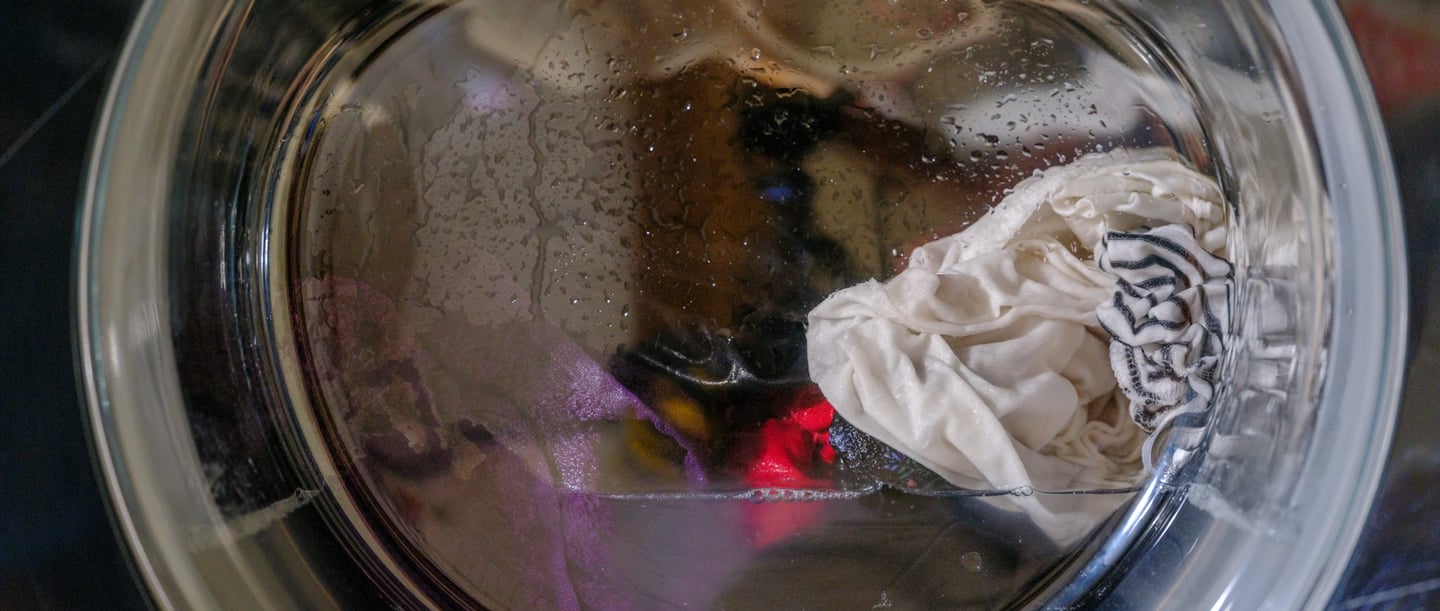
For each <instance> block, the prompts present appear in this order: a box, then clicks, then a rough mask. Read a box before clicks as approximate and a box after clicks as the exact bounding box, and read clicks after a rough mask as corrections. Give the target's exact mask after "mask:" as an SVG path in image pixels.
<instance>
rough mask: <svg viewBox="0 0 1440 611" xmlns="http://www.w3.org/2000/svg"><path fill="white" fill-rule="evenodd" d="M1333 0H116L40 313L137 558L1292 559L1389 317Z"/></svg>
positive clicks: (820, 574)
mask: <svg viewBox="0 0 1440 611" xmlns="http://www.w3.org/2000/svg"><path fill="white" fill-rule="evenodd" d="M1344 31H1345V30H1344V28H1343V27H1342V24H1341V22H1340V21H1339V18H1338V15H1337V12H1336V10H1335V8H1334V7H1332V6H1330V5H1329V4H1326V3H1314V4H1313V5H1312V4H1310V3H1295V2H1258V3H1256V2H1230V1H1226V0H1215V1H1212V2H1198V3H1197V2H1132V1H1129V0H1113V1H1104V2H1100V1H1095V2H1065V1H1039V0H1036V1H1023V0H1016V1H1013V2H979V1H973V2H964V1H960V2H949V3H941V4H937V5H934V6H905V5H891V4H887V3H874V2H850V1H846V0H840V1H838V2H833V3H827V4H826V5H825V6H820V5H816V4H814V3H810V2H788V1H782V2H773V1H772V2H757V3H751V2H744V1H739V0H737V1H733V2H731V1H726V2H714V3H707V2H689V3H679V4H671V3H666V2H662V1H659V0H647V1H644V2H639V3H621V2H604V1H601V2H592V3H581V4H574V3H541V4H536V3H532V2H525V3H520V2H509V1H507V0H475V1H468V0H464V1H460V2H365V1H355V0H347V1H341V2H299V3H295V2H265V1H252V2H237V3H219V4H216V3H192V2H164V1H157V2H150V3H147V5H146V7H145V9H144V10H143V11H142V14H141V16H140V17H139V19H138V20H137V22H136V23H135V25H134V28H133V31H132V34H131V36H130V39H129V43H128V44H127V46H126V49H125V52H124V54H123V56H122V58H121V61H120V66H119V69H118V70H117V73H116V75H115V78H114V81H113V83H112V86H111V90H110V94H109V98H108V102H107V104H106V110H105V113H104V114H103V116H102V119H101V122H100V127H99V129H98V131H97V135H96V141H95V146H94V159H93V161H92V171H91V175H90V184H89V189H88V191H87V198H86V201H85V207H84V216H83V219H82V223H83V224H82V232H81V234H82V238H81V247H80V248H81V251H80V253H79V257H78V265H77V277H76V282H77V288H76V291H77V292H76V294H77V296H78V300H79V320H78V328H79V333H78V334H77V341H78V342H79V343H80V348H81V352H82V355H83V359H82V366H83V367H82V368H83V374H84V381H85V386H86V390H87V398H88V401H89V406H90V410H89V413H90V416H91V419H92V424H93V426H92V430H93V432H94V438H93V440H94V443H95V444H96V446H97V455H98V457H99V460H100V464H101V466H102V468H103V471H104V474H105V481H106V483H107V487H108V492H109V494H110V496H111V499H112V501H113V503H112V506H113V508H114V512H115V515H116V524H117V527H118V528H119V529H120V530H121V532H122V534H123V537H124V540H125V541H126V542H127V544H128V548H129V550H130V552H131V557H132V558H133V561H134V564H135V566H136V567H137V573H138V574H139V575H140V576H141V578H142V579H143V581H144V582H145V585H146V587H147V590H148V592H149V593H150V595H151V599H152V601H153V602H154V603H155V604H156V606H159V607H163V608H236V609H255V608H315V609H320V608H331V607H352V608H369V607H374V606H393V607H403V608H411V607H414V608H435V607H441V608H494V609H541V608H556V609H581V608H587V609H630V608H637V609H641V608H643V609H671V608H681V607H686V606H690V607H697V608H721V609H752V608H754V609H769V608H818V607H829V608H899V609H920V608H945V609H952V608H987V609H988V608H996V607H1055V608H1072V607H1082V606H1113V607H1117V608H1132V607H1143V608H1184V609H1190V608H1208V607H1214V606H1218V605H1222V604H1226V605H1231V606H1235V607H1240V608H1261V607H1265V608H1282V607H1294V608H1298V607H1318V606H1321V605H1324V604H1326V603H1327V602H1328V600H1329V596H1330V595H1331V591H1332V590H1333V588H1334V586H1335V584H1336V582H1337V581H1338V579H1339V576H1340V575H1339V574H1340V571H1341V570H1342V569H1343V567H1344V566H1345V565H1346V563H1347V561H1348V557H1349V554H1350V551H1351V549H1352V547H1353V545H1354V543H1355V540H1356V538H1357V536H1358V533H1359V527H1360V525H1361V523H1362V521H1363V519H1364V517H1365V515H1366V513H1367V511H1368V509H1369V504H1370V498H1371V496H1372V495H1373V493H1374V490H1375V487H1376V482H1377V478H1378V475H1379V472H1380V467H1381V465H1382V463H1383V459H1384V456H1385V453H1386V449H1387V447H1388V443H1389V437H1390V433H1391V427H1392V423H1393V418H1394V413H1395V409H1396V402H1397V389H1398V386H1399V373H1400V364H1401V362H1402V360H1401V359H1402V351H1403V347H1404V346H1403V344H1404V342H1403V338H1404V337H1405V328H1404V326H1405V316H1404V311H1403V307H1404V302H1405V300H1404V299H1403V296H1404V295H1405V287H1404V280H1403V278H1404V274H1403V258H1402V256H1401V251H1400V238H1399V231H1398V220H1397V218H1398V214H1397V210H1398V206H1397V201H1396V196H1395V194H1394V188H1393V186H1392V180H1391V177H1390V176H1389V175H1388V173H1389V172H1390V171H1391V170H1390V168H1389V165H1388V160H1387V158H1386V157H1385V154H1384V150H1385V147H1384V143H1383V141H1382V138H1381V135H1380V131H1379V129H1378V127H1377V125H1376V120H1375V112H1374V109H1373V105H1372V103H1371V99H1370V95H1369V93H1368V90H1367V89H1366V88H1365V85H1364V79H1363V78H1362V75H1361V74H1360V72H1359V68H1358V63H1357V61H1356V58H1355V57H1354V54H1353V53H1352V51H1351V49H1350V47H1349V46H1348V41H1347V40H1346V39H1345V37H1344V36H1345V35H1344Z"/></svg>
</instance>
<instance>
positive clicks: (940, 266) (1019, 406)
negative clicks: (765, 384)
mask: <svg viewBox="0 0 1440 611" xmlns="http://www.w3.org/2000/svg"><path fill="white" fill-rule="evenodd" d="M1220 201H1221V198H1220V192H1219V189H1218V187H1217V186H1216V185H1215V183H1214V181H1212V180H1210V179H1209V178H1207V177H1205V176H1203V175H1200V174H1198V173H1196V172H1194V171H1192V170H1189V169H1188V168H1185V167H1184V166H1182V165H1180V164H1179V163H1177V162H1174V161H1171V160H1169V159H1165V158H1161V157H1158V156H1156V155H1153V154H1149V155H1147V154H1133V153H1129V152H1125V151H1120V152H1113V153H1108V154H1097V155H1090V156H1086V157H1083V158H1081V159H1079V160H1077V161H1075V162H1074V163H1072V164H1070V165H1067V166H1061V167H1056V168H1052V169H1050V170H1047V171H1045V172H1043V173H1042V174H1039V175H1037V176H1034V177H1031V178H1029V179H1026V180H1024V181H1022V182H1021V183H1020V184H1018V185H1016V187H1015V189H1014V191H1013V192H1012V193H1011V194H1010V195H1009V196H1007V197H1006V198H1005V199H1004V200H1003V201H1002V202H1001V203H1000V204H999V205H997V206H996V207H995V208H994V209H993V210H992V211H991V213H990V214H988V215H986V216H985V217H984V218H982V219H980V220H979V221H977V222H976V223H975V224H973V225H972V226H971V227H969V228H967V229H966V230H965V231H963V232H961V233H958V234H955V235H952V236H949V237H946V238H942V239H940V240H936V241H934V242H931V243H929V244H926V245H924V246H921V247H919V248H917V249H916V250H915V251H914V253H912V255H911V258H910V262H909V266H908V267H907V268H906V269H905V270H904V271H902V272H901V273H900V274H898V275H897V276H895V277H894V278H892V279H890V280H889V281H887V282H884V283H880V282H876V281H873V280H872V281H870V282H866V283H864V284H860V285H857V286H853V287H850V288H847V289H844V290H841V291H838V292H836V293H835V294H833V295H831V296H830V297H829V298H827V299H826V300H825V301H824V302H822V303H821V304H820V305H819V306H817V307H816V308H815V309H814V310H812V311H811V312H810V315H809V327H808V330H807V338H806V339H807V343H808V355H809V357H808V358H809V366H810V375H811V377H812V379H814V380H815V382H816V383H817V384H818V385H819V387H820V389H821V391H822V392H823V393H824V394H825V397H826V398H827V399H828V400H829V401H830V402H831V404H832V405H834V406H835V409H836V411H837V413H838V414H839V415H840V416H841V417H843V418H845V419H846V420H847V421H849V422H850V423H851V424H853V425H854V426H855V427H856V428H858V429H860V430H861V431H863V432H865V433H867V434H869V435H871V436H873V437H875V438H877V439H879V440H880V441H882V442H884V443H886V444H888V445H890V446H891V447H893V448H895V449H896V450H899V451H900V452H902V453H904V454H906V455H907V456H909V457H911V458H913V459H915V460H916V461H917V462H920V463H921V464H923V465H925V466H926V467H927V468H929V469H931V470H933V471H935V472H936V473H938V474H940V475H941V476H943V477H945V478H946V479H947V480H948V481H950V482H951V483H952V484H955V485H957V486H959V487H963V488H980V489H986V488H993V489H999V490H1020V491H1027V490H1041V491H1070V490H1086V489H1107V488H1108V489H1114V488H1120V487H1125V486H1128V485H1132V484H1134V483H1136V482H1137V481H1138V479H1139V477H1140V475H1141V474H1142V468H1141V460H1140V446H1141V444H1142V442H1143V441H1144V439H1145V433H1144V432H1143V431H1142V430H1141V429H1140V428H1139V427H1137V426H1135V425H1134V424H1132V423H1131V422H1130V421H1129V419H1128V409H1127V408H1128V401H1127V400H1126V399H1125V398H1124V396H1123V395H1122V394H1121V393H1120V392H1118V391H1117V386H1116V381H1115V377H1114V375H1113V372H1112V370H1111V367H1110V359H1109V354H1108V348H1107V344H1108V342H1109V337H1108V336H1107V334H1106V333H1105V331H1104V330H1103V329H1102V328H1101V327H1100V324H1099V321H1098V319H1097V318H1096V314H1095V310H1096V308H1097V307H1098V306H1099V305H1101V304H1102V303H1103V302H1105V301H1106V300H1108V299H1110V298H1111V295H1112V292H1113V290H1114V283H1115V279H1114V277H1112V276H1110V275H1109V274H1106V273H1104V272H1102V271H1101V270H1100V269H1099V268H1098V267H1096V265H1095V264H1094V263H1093V262H1092V261H1089V260H1087V259H1085V258H1082V257H1084V256H1088V254H1089V252H1087V251H1092V250H1093V249H1094V248H1095V247H1096V246H1097V245H1098V243H1099V241H1100V239H1101V238H1102V236H1104V235H1105V234H1106V233H1107V232H1110V231H1129V230H1132V229H1137V228H1141V227H1147V226H1156V225H1168V224H1174V223H1180V224H1183V225H1185V226H1187V227H1189V228H1191V230H1192V231H1194V232H1195V233H1196V235H1199V236H1201V238H1200V240H1201V242H1202V243H1203V244H1205V245H1206V246H1207V248H1208V247H1213V248H1215V249H1220V248H1223V245H1224V240H1225V233H1224V223H1223V221H1224V218H1225V211H1224V208H1223V206H1222V204H1221V203H1220ZM1077 252H1079V253H1080V254H1079V255H1077V254H1076V253H1077ZM1010 499H1011V500H1012V501H1013V502H1014V504H1015V505H1017V506H1019V507H1020V508H1021V509H1022V510H1024V511H1025V512H1026V513H1028V514H1029V515H1030V516H1031V518H1032V519H1033V520H1034V521H1035V522H1036V524H1037V525H1038V526H1039V527H1040V528H1041V529H1042V530H1044V531H1045V532H1046V533H1047V534H1049V535H1050V536H1051V537H1052V538H1053V539H1055V540H1056V541H1057V542H1059V543H1061V544H1066V543H1069V542H1072V541H1074V540H1075V539H1077V538H1079V537H1080V536H1083V535H1084V534H1086V533H1087V532H1089V530H1090V529H1091V528H1093V527H1094V525H1095V524H1096V523H1097V522H1098V521H1099V520H1100V519H1102V518H1103V517H1104V516H1105V515H1108V514H1109V513H1110V512H1111V511H1113V510H1114V508H1115V507H1117V506H1118V505H1119V503H1120V502H1122V501H1123V500H1124V497H1123V496H1122V495H1070V496H1059V495H1056V496H1017V497H1010Z"/></svg>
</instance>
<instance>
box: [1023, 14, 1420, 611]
mask: <svg viewBox="0 0 1440 611" xmlns="http://www.w3.org/2000/svg"><path fill="white" fill-rule="evenodd" d="M1267 4H1268V6H1269V8H1270V10H1271V11H1273V13H1274V15H1275V20H1274V21H1275V27H1277V29H1278V30H1279V33H1280V34H1281V38H1282V40H1283V42H1284V44H1285V45H1287V46H1288V49H1287V54H1288V56H1289V58H1291V59H1292V60H1293V59H1295V58H1300V60H1299V61H1292V62H1291V63H1292V65H1293V69H1294V70H1295V76H1296V77H1297V78H1296V79H1295V82H1296V83H1297V84H1298V86H1299V87H1300V88H1301V93H1302V94H1303V96H1304V99H1303V100H1300V101H1299V103H1300V105H1301V106H1302V110H1303V111H1304V112H1307V113H1309V115H1310V119H1311V122H1312V125H1314V126H1315V129H1316V134H1315V135H1314V137H1315V142H1314V150H1315V151H1317V152H1318V156H1319V159H1318V165H1319V166H1320V168H1321V169H1322V171H1323V173H1324V181H1325V189H1324V193H1326V194H1328V196H1329V198H1330V200H1331V204H1333V206H1332V207H1331V209H1330V210H1326V211H1325V212H1327V213H1329V214H1330V215H1332V218H1329V219H1325V220H1328V221H1329V222H1330V223H1331V224H1332V225H1333V231H1334V239H1335V248H1334V251H1333V252H1330V253H1329V256H1330V257H1332V261H1331V263H1332V264H1333V265H1334V266H1335V270H1334V273H1333V275H1332V277H1331V279H1330V280H1331V281H1330V286H1328V287H1325V288H1328V289H1330V290H1332V291H1333V292H1334V295H1335V296H1336V299H1335V303H1334V304H1333V307H1332V310H1331V315H1330V317H1329V320H1328V328H1327V329H1326V330H1325V332H1326V333H1327V334H1328V340H1329V341H1328V346H1327V355H1326V359H1327V362H1326V363H1325V364H1324V367H1325V369H1323V370H1322V371H1324V372H1329V373H1332V374H1334V373H1336V372H1344V375H1327V376H1325V377H1324V379H1323V381H1322V382H1321V384H1322V386H1321V389H1320V405H1319V406H1318V411H1317V413H1316V415H1315V420H1314V422H1313V423H1312V425H1311V426H1312V427H1313V428H1312V433H1313V436H1314V438H1315V439H1314V440H1313V442H1312V443H1311V444H1310V445H1309V447H1308V451H1307V454H1306V456H1305V457H1304V460H1303V464H1302V465H1301V466H1300V471H1299V473H1298V474H1297V475H1296V476H1295V479H1296V483H1295V485H1294V487H1293V488H1292V489H1291V490H1290V491H1289V494H1287V495H1285V496H1284V497H1283V498H1280V499H1278V500H1277V506H1276V507H1275V508H1274V510H1275V512H1276V513H1275V514H1274V516H1275V517H1276V522H1277V523H1276V524H1271V525H1268V527H1266V528H1255V527H1254V525H1244V524H1241V523H1238V522H1237V521H1235V520H1229V519H1226V518H1224V517H1220V516H1217V515H1215V514H1214V513H1213V512H1212V511H1211V510H1210V509H1206V508H1202V504H1203V503H1204V501H1205V499H1203V498H1197V497H1203V496H1204V495H1203V494H1197V493H1203V492H1204V490H1187V489H1184V488H1181V489H1175V490H1170V491H1167V492H1166V493H1158V494H1157V490H1155V489H1157V488H1159V487H1160V486H1161V483H1160V482H1158V481H1157V482H1152V485H1151V489H1147V490H1146V491H1145V493H1143V496H1142V497H1141V498H1140V499H1139V501H1140V502H1137V503H1136V505H1134V506H1133V507H1132V509H1131V512H1130V514H1129V515H1128V516H1127V517H1126V518H1125V521H1126V522H1125V523H1127V524H1149V525H1150V526H1151V527H1153V528H1151V529H1149V530H1148V531H1147V530H1146V529H1143V528H1135V529H1123V528H1122V529H1118V530H1117V531H1116V534H1115V535H1114V536H1112V537H1110V539H1109V540H1108V541H1106V542H1105V547H1104V549H1102V550H1101V551H1100V552H1098V553H1097V554H1096V556H1095V558H1094V560H1093V561H1092V563H1091V564H1090V566H1087V567H1085V568H1084V569H1082V571H1081V572H1080V573H1079V575H1078V576H1077V578H1076V580H1075V583H1073V584H1072V585H1073V586H1074V587H1071V588H1068V589H1066V590H1064V591H1062V593H1061V595H1059V596H1056V597H1055V598H1053V599H1051V600H1050V601H1049V602H1047V603H1046V606H1047V608H1075V607H1090V606H1098V607H1101V608H1154V609H1195V608H1225V607H1233V608H1297V609H1299V608H1305V609H1315V608H1323V607H1325V606H1326V605H1327V604H1328V603H1329V600H1330V597H1331V595H1332V592H1333V591H1334V589H1335V587H1336V586H1337V584H1338V583H1339V579H1340V577H1341V576H1342V573H1343V570H1344V568H1345V566H1346V564H1347V561H1348V558H1349V555H1350V553H1352V551H1353V549H1354V546H1355V543H1356V541H1357V539H1358V537H1359V534H1360V529H1361V528H1362V527H1363V524H1364V521H1365V518H1366V516H1367V515H1368V512H1369V508H1370V505H1371V501H1372V499H1373V497H1374V494H1375V491H1376V489H1377V487H1378V483H1379V478H1380V475H1381V473H1382V471H1383V467H1384V462H1385V457H1386V455H1387V452H1388V448H1389V443H1390V438H1391V435H1392V432H1393V427H1394V422H1395V417H1396V413H1397V409H1398V408H1397V406H1398V398H1399V390H1400V385H1401V376H1402V373H1403V363H1404V350H1405V342H1404V338H1405V336H1406V335H1405V334H1406V326H1407V323H1406V321H1407V319H1406V316H1405V310H1406V308H1407V302H1406V300H1405V291H1406V280H1405V278H1406V276H1405V260H1404V257H1403V243H1402V240H1403V237H1402V232H1401V227H1400V221H1399V198H1398V189H1397V186H1396V182H1395V177H1394V175H1393V166H1392V165H1391V163H1390V159H1389V154H1388V150H1389V149H1388V147H1387V146H1386V140H1385V137H1384V133H1383V131H1382V129H1381V127H1380V125H1381V123H1380V120H1379V114H1378V110H1377V108H1376V106H1375V102H1374V98H1373V95H1372V94H1371V92H1370V90H1369V86H1368V84H1367V81H1366V80H1365V78H1364V72H1363V69H1362V68H1361V67H1360V62H1359V59H1358V55H1357V54H1356V53H1355V50H1354V48H1353V45H1352V43H1351V41H1350V39H1349V34H1348V31H1347V30H1346V28H1345V26H1344V22H1343V21H1342V20H1341V18H1340V15H1339V12H1338V9H1337V8H1336V7H1335V6H1334V5H1333V3H1330V2H1324V1H1316V2H1313V3H1307V2H1292V1H1287V0H1275V1H1272V2H1269V3H1267ZM1337 84H1338V85H1339V86H1336V85H1337ZM1357 161H1358V162H1361V163H1356V162H1357ZM1372 356H1377V357H1378V358H1369V357H1372ZM1367 359H1368V360H1367ZM1357 405H1363V406H1370V407H1371V408H1372V409H1346V408H1347V406H1348V407H1353V406H1357ZM1356 431H1366V432H1368V434H1356ZM1347 483H1348V484H1349V485H1348V486H1345V484H1347ZM1341 486H1343V487H1341ZM1172 512H1173V513H1172ZM1152 520H1153V522H1152ZM1117 564H1121V565H1122V566H1118V567H1117V566H1116V565H1117ZM1141 567H1143V569H1144V570H1135V569H1137V568H1141ZM1107 574H1109V575H1114V576H1115V577H1114V578H1115V579H1116V581H1115V582H1113V583H1108V584H1107V583H1105V581H1104V579H1105V577H1106V575H1107ZM1083 582H1090V584H1092V585H1093V586H1094V587H1093V588H1092V587H1090V586H1089V585H1087V586H1085V587H1082V583H1083ZM1107 595H1108V596H1109V597H1108V598H1105V597H1106V596H1107ZM1097 596H1098V598H1097Z"/></svg>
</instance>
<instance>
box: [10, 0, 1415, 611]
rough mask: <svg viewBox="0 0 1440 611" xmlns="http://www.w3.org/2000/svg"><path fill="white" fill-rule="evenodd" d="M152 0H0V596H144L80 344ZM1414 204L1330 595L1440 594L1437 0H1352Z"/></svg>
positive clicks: (94, 599)
mask: <svg viewBox="0 0 1440 611" xmlns="http://www.w3.org/2000/svg"><path fill="white" fill-rule="evenodd" d="M138 6H139V1H138V0H91V1H89V2H54V1H50V2H40V1H27V0H18V1H17V0H0V609H21V610H23V609H138V608H143V607H144V601H145V599H144V597H143V594H142V593H141V590H140V588H139V587H138V586H137V582H136V581H135V578H134V576H133V575H132V573H131V571H130V569H129V568H128V565H127V560H126V559H125V557H124V556H123V552H122V551H121V547H120V546H119V544H118V542H117V539H116V536H115V534H114V533H113V530H112V528H111V523H110V520H109V518H108V517H107V510H106V506H105V501H104V498H103V497H102V494H101V489H100V486H99V483H98V479H97V477H96V474H95V472H94V470H93V468H92V463H91V461H92V457H91V454H90V450H89V448H88V442H87V433H86V431H85V425H84V420H83V417H82V407H81V401H80V398H79V392H78V388H77V385H76V376H75V364H74V356H73V352H72V336H71V333H72V329H71V323H72V314H71V299H72V296H71V291H70V284H71V264H72V261H71V254H72V250H73V245H74V240H75V218H76V211H77V204H78V202H79V198H80V189H81V187H82V182H83V176H84V171H85V166H86V161H87V155H88V140H89V135H90V131H91V128H92V126H93V125H94V123H95V119H96V115H97V113H98V111H99V104H100V99H101V97H102V96H103V94H104V90H105V86H106V81H107V79H108V77H109V74H110V71H111V70H112V68H113V67H114V64H115V59H116V56H117V55H118V47H119V44H120V42H121V41H122V39H123V36H124V33H125V30H126V28H127V27H128V25H129V20H130V18H131V17H132V16H133V14H134V12H135V11H136V10H137V9H138ZM1344 8H1345V12H1346V16H1347V19H1348V20H1349V21H1350V23H1351V26H1352V30H1353V32H1354V34H1355V37H1356V39H1357V43H1358V46H1359V48H1360V49H1361V52H1362V55H1364V57H1365V59H1366V64H1367V67H1368V69H1369V71H1370V74H1371V77H1372V80H1373V81H1374V82H1375V85H1376V89H1377V95H1378V98H1379V100H1380V101H1381V104H1382V108H1383V110H1384V113H1385V119H1386V125H1387V129H1388V131H1389V132H1390V137H1391V145H1392V150H1393V151H1394V154H1395V158H1396V167H1397V170H1398V175H1399V177H1400V179H1401V187H1402V191H1403V196H1404V200H1405V204H1406V222H1407V226H1406V229H1407V235H1408V238H1409V244H1408V248H1409V256H1410V265H1411V279H1412V280H1411V281H1412V293H1413V295H1412V300H1411V302H1412V306H1413V310H1414V315H1413V316H1412V323H1411V324H1412V338H1411V362H1410V371H1409V376H1408V378H1407V383H1406V392H1405V405H1404V407H1403V410H1402V414H1401V421H1400V423H1399V428H1398V429H1397V430H1398V432H1397V436H1396V440H1395V445H1394V448H1393V450H1392V453H1391V459H1390V465H1389V467H1388V469H1387V472H1386V477H1385V482H1384V484H1383V488H1382V491H1381V497H1380V500H1379V501H1378V502H1377V504H1376V506H1375V509H1374V510H1373V512H1372V515H1371V519H1370V522H1369V524H1368V525H1367V528H1366V532H1365V534H1364V535H1363V537H1362V540H1361V543H1360V550H1359V552H1358V553H1357V554H1356V557H1355V560H1354V561H1353V562H1352V564H1351V568H1350V571H1349V573H1348V575H1347V576H1346V580H1345V582H1344V585H1343V586H1342V588H1341V591H1340V592H1339V593H1338V595H1337V596H1336V599H1335V601H1334V602H1333V603H1332V606H1333V607H1334V608H1337V609H1389V608H1400V609H1414V608H1440V441H1437V440H1436V435H1437V433H1440V294H1437V292H1440V290H1437V289H1440V286H1437V284H1440V283H1437V282H1436V278H1437V277H1440V274H1437V273H1436V271H1435V265H1436V263H1437V262H1440V258H1437V251H1440V2H1437V1H1435V0H1428V1H1426V0H1402V1H1400V2H1386V1H1382V0H1370V1H1355V2H1346V3H1344Z"/></svg>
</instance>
